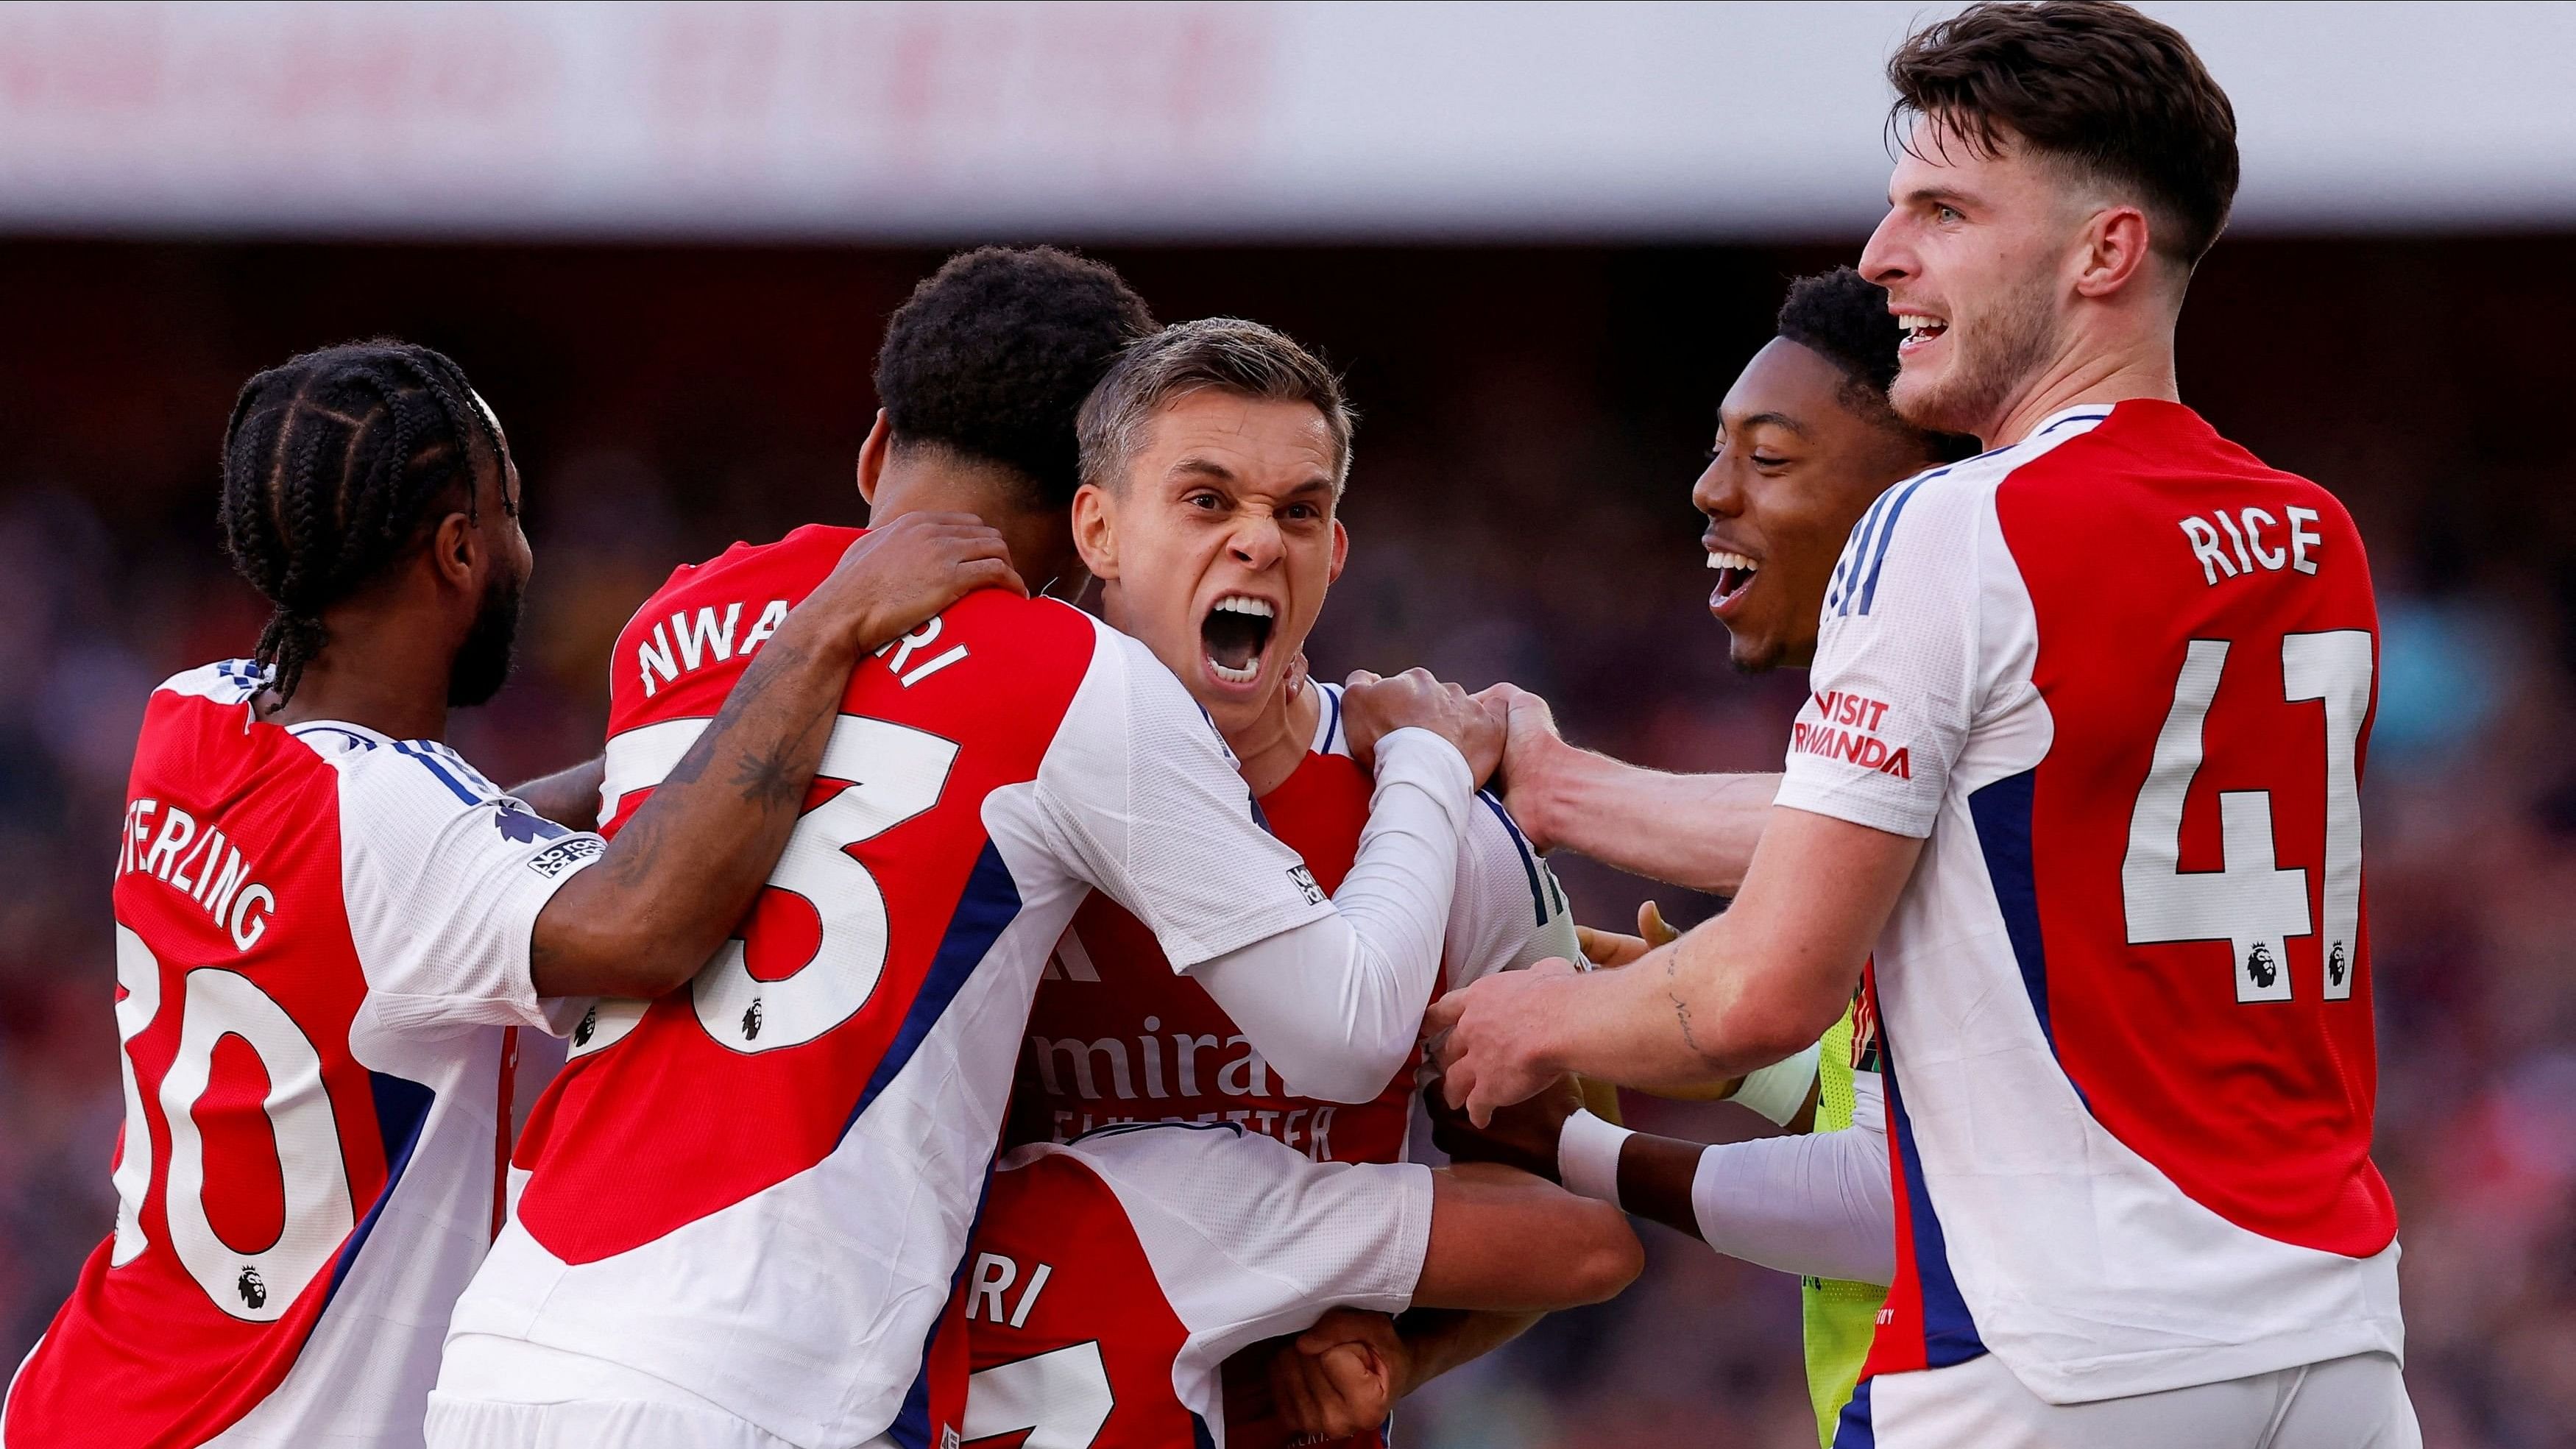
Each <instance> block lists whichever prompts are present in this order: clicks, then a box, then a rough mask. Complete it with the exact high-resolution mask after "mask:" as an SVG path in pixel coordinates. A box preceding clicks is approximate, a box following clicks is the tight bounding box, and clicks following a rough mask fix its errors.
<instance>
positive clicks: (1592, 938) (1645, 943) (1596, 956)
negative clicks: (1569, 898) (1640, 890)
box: [1574, 901, 1682, 966]
mask: <svg viewBox="0 0 2576 1449" xmlns="http://www.w3.org/2000/svg"><path fill="white" fill-rule="evenodd" d="M1681 938H1682V933H1681V932H1680V931H1679V930H1677V929H1675V928H1674V927H1672V926H1670V925H1668V924H1666V923H1665V921H1664V913H1663V910H1662V908H1661V907H1659V906H1657V905H1656V904H1655V903H1654V902H1653V901H1648V902H1646V903H1645V904H1644V905H1641V906H1639V907H1637V934H1635V935H1633V936H1630V935H1625V934H1623V933H1621V932H1618V931H1596V930H1594V929H1592V928H1591V927H1590V926H1576V927H1575V928H1574V940H1575V944H1576V945H1579V946H1581V947H1582V948H1583V959H1584V960H1586V961H1589V962H1591V963H1592V964H1593V965H1595V966H1625V965H1627V964H1628V963H1629V962H1631V961H1634V960H1636V959H1637V958H1638V957H1640V956H1643V955H1645V954H1646V953H1647V952H1649V951H1652V950H1654V949H1655V948H1656V947H1658V946H1669V945H1671V944H1672V943H1674V942H1675V941H1678V940H1680V939H1681Z"/></svg>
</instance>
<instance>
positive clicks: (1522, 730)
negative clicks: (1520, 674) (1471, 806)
mask: <svg viewBox="0 0 2576 1449" xmlns="http://www.w3.org/2000/svg"><path fill="white" fill-rule="evenodd" d="M1476 698H1477V699H1479V700H1481V701H1483V702H1484V703H1486V704H1488V705H1491V706H1493V707H1495V708H1498V709H1500V710H1502V711H1503V716H1504V718H1503V764H1502V789H1503V808H1504V809H1506V810H1509V811H1510V812H1512V819H1513V821H1514V822H1515V823H1516V824H1518V825H1519V826H1520V828H1521V833H1522V834H1523V835H1526V836H1528V837H1529V843H1530V848H1531V849H1533V850H1536V851H1539V852H1541V853H1542V854H1543V853H1545V852H1547V851H1550V850H1554V849H1555V848H1556V845H1557V841H1556V834H1555V831H1554V829H1553V827H1552V826H1551V825H1550V824H1549V820H1548V813H1547V807H1546V805H1545V802H1544V800H1543V799H1542V798H1541V795H1540V791H1539V780H1540V778H1541V776H1542V775H1543V774H1544V773H1545V770H1546V760H1547V757H1548V755H1549V754H1550V752H1552V751H1556V750H1562V749H1565V748H1567V745H1566V743H1565V737H1564V736H1563V735H1561V734H1559V733H1557V729H1556V712H1555V711H1554V710H1551V709H1549V708H1548V706H1547V701H1546V700H1544V699H1541V698H1539V697H1538V696H1537V695H1535V694H1532V693H1530V692H1529V691H1528V690H1526V689H1523V688H1521V687H1520V686H1519V685H1517V684H1497V685H1495V686H1493V687H1492V688H1490V689H1484V690H1480V691H1478V692H1477V694H1476Z"/></svg>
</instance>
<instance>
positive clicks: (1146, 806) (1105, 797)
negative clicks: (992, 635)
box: [1035, 626, 1333, 1055]
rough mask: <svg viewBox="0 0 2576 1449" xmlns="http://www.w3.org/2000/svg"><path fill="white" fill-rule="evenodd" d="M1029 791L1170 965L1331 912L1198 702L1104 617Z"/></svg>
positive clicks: (1061, 849) (1077, 864)
mask: <svg viewBox="0 0 2576 1449" xmlns="http://www.w3.org/2000/svg"><path fill="white" fill-rule="evenodd" d="M1035 800H1036V803H1037V806H1038V811H1039V815H1040V818H1041V819H1042V821H1043V822H1044V827H1045V829H1046V831H1047V833H1048V835H1049V837H1050V839H1051V840H1052V841H1053V842H1054V848H1055V850H1056V853H1057V854H1058V855H1059V856H1060V857H1061V858H1062V859H1063V860H1064V862H1065V864H1066V866H1067V867H1068V868H1069V869H1071V870H1072V871H1073V873H1074V874H1075V875H1076V876H1078V877H1080V878H1081V879H1083V880H1085V881H1088V882H1089V883H1090V884H1092V885H1094V886H1097V887H1098V888H1100V889H1101V890H1103V891H1106V892H1107V893H1108V894H1109V896H1110V898H1111V899H1113V900H1115V901H1117V902H1118V904H1120V905H1122V906H1124V907H1126V908H1127V910H1128V911H1129V912H1130V913H1131V914H1133V915H1134V916H1135V917H1136V919H1138V920H1139V921H1142V922H1144V923H1145V926H1146V927H1147V928H1148V929H1149V930H1151V931H1152V932H1153V933H1154V938H1155V940H1156V942H1157V943H1159V944H1160V945H1161V946H1162V948H1163V955H1164V956H1165V958H1167V959H1168V960H1169V961H1170V962H1171V963H1172V967H1173V969H1174V970H1177V971H1187V970H1189V969H1190V968H1191V967H1193V966H1196V965H1198V964H1199V963H1201V962H1203V961H1206V960H1208V959H1210V958H1211V957H1216V956H1222V955H1224V954H1225V953H1227V952H1229V951H1234V950H1238V949H1240V948H1242V947H1244V946H1247V945H1249V944H1251V943H1253V942H1255V941H1259V940H1262V939H1264V938H1266V937H1270V936H1275V935H1278V934H1279V933H1280V932H1282V931H1287V930H1291V929H1293V928H1295V927H1298V926H1302V925H1305V924H1306V923H1308V922H1310V921H1314V920H1318V919H1323V918H1328V917H1330V916H1331V915H1332V914H1333V907H1332V903H1331V902H1330V901H1328V900H1327V899H1326V898H1325V896H1324V892H1323V890H1322V888H1321V887H1319V886H1317V885H1316V884H1315V879H1314V877H1313V876H1312V875H1311V874H1309V873H1308V872H1307V870H1306V863H1305V861H1304V860H1302V859H1300V858H1299V856H1298V854H1297V852H1295V851H1293V850H1291V849H1289V848H1288V847H1287V846H1286V845H1284V844H1282V843H1281V842H1280V840H1279V838H1278V837H1277V836H1274V835H1272V834H1271V833H1270V832H1269V831H1267V830H1265V829H1263V828H1262V826H1261V823H1260V818H1259V816H1258V815H1257V814H1256V813H1255V811H1254V809H1253V805H1252V792H1251V791H1250V790H1248V789H1247V788H1245V786H1244V783H1243V777H1242V776H1241V775H1239V774H1237V773H1236V772H1235V761H1234V756H1233V754H1232V753H1231V752H1229V751H1228V750H1227V749H1226V747H1225V741H1224V740H1223V739H1221V738H1219V737H1218V735H1217V732H1216V726H1214V725H1213V724H1210V723H1209V722H1208V717H1207V715H1206V714H1205V712H1203V711H1202V710H1200V708H1199V706H1198V702H1197V701H1195V700H1193V699H1191V698H1190V696H1189V691H1187V690H1185V689H1183V688H1182V687H1181V682H1180V681H1179V680H1178V679H1175V678H1173V677H1172V672H1171V671H1170V670H1168V669H1166V668H1164V667H1163V665H1162V662H1161V661H1160V660H1158V659H1156V658H1155V657H1154V656H1153V655H1152V654H1151V653H1149V652H1147V650H1146V649H1145V646H1144V645H1142V644H1139V643H1137V642H1136V641H1135V640H1133V639H1130V638H1128V637H1127V636H1126V635H1124V634H1120V633H1118V632H1116V631H1114V630H1112V629H1109V628H1107V627H1106V626H1101V628H1100V646H1099V652H1098V654H1097V655H1096V656H1095V658H1094V661H1093V664H1092V668H1091V672H1090V674H1089V675H1088V676H1087V677H1085V679H1084V680H1083V682H1082V685H1081V688H1080V689H1079V690H1078V691H1077V692H1076V694H1075V697H1074V702H1073V704H1072V705H1071V707H1069V708H1068V709H1067V711H1066V713H1065V717H1064V721H1063V723H1062V724H1060V725H1059V726H1058V727H1057V731H1056V737H1055V740H1054V741H1053V742H1052V743H1051V744H1050V745H1049V747H1048V749H1047V753H1046V758H1045V759H1044V760H1042V761H1041V762H1040V763H1039V766H1038V778H1037V785H1036V791H1035ZM1246 1030H1247V1031H1248V1030H1250V1028H1249V1026H1248V1025H1247V1027H1246ZM1267 1054H1268V1053H1267V1051H1266V1050H1265V1051H1264V1055H1267Z"/></svg>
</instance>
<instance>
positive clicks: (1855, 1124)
mask: <svg viewBox="0 0 2576 1449" xmlns="http://www.w3.org/2000/svg"><path fill="white" fill-rule="evenodd" d="M1852 1094H1853V1099H1854V1100H1853V1107H1852V1125H1851V1126H1850V1127H1848V1128H1846V1129H1844V1130H1843V1131H1840V1132H1811V1133H1805V1134H1802V1135H1799V1136H1792V1137H1763V1138H1757V1139H1755V1140H1753V1141H1751V1142H1729V1143H1724V1144H1721V1145H1719V1146H1716V1147H1711V1148H1709V1149H1708V1150H1707V1151H1705V1152H1702V1153H1701V1154H1700V1158H1699V1172H1698V1174H1697V1175H1696V1176H1694V1177H1693V1178H1692V1179H1691V1211H1692V1215H1693V1216H1694V1217H1696V1218H1697V1219H1698V1220H1699V1232H1700V1236H1701V1237H1703V1238H1705V1239H1707V1240H1708V1245H1709V1246H1710V1247H1712V1248H1715V1249H1716V1250H1717V1251H1719V1252H1721V1253H1724V1254H1726V1255H1727V1256H1728V1257H1730V1258H1741V1259H1743V1260H1744V1261H1746V1262H1748V1263H1758V1264H1760V1265H1762V1266H1763V1267H1765V1268H1777V1269H1779V1270H1780V1271H1781V1272H1784V1273H1797V1274H1801V1275H1804V1276H1806V1277H1811V1278H1838V1279H1844V1280H1847V1281H1849V1282H1854V1283H1887V1282H1892V1281H1894V1279H1895V1277H1896V1206H1895V1189H1894V1188H1893V1187H1892V1186H1891V1185H1890V1183H1889V1181H1888V1165H1887V1123H1886V1113H1885V1109H1884V1107H1883V1106H1882V1105H1881V1099H1880V1096H1879V1083H1878V1076H1877V1074H1876V1073H1874V1072H1854V1073H1853V1074H1852Z"/></svg>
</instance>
